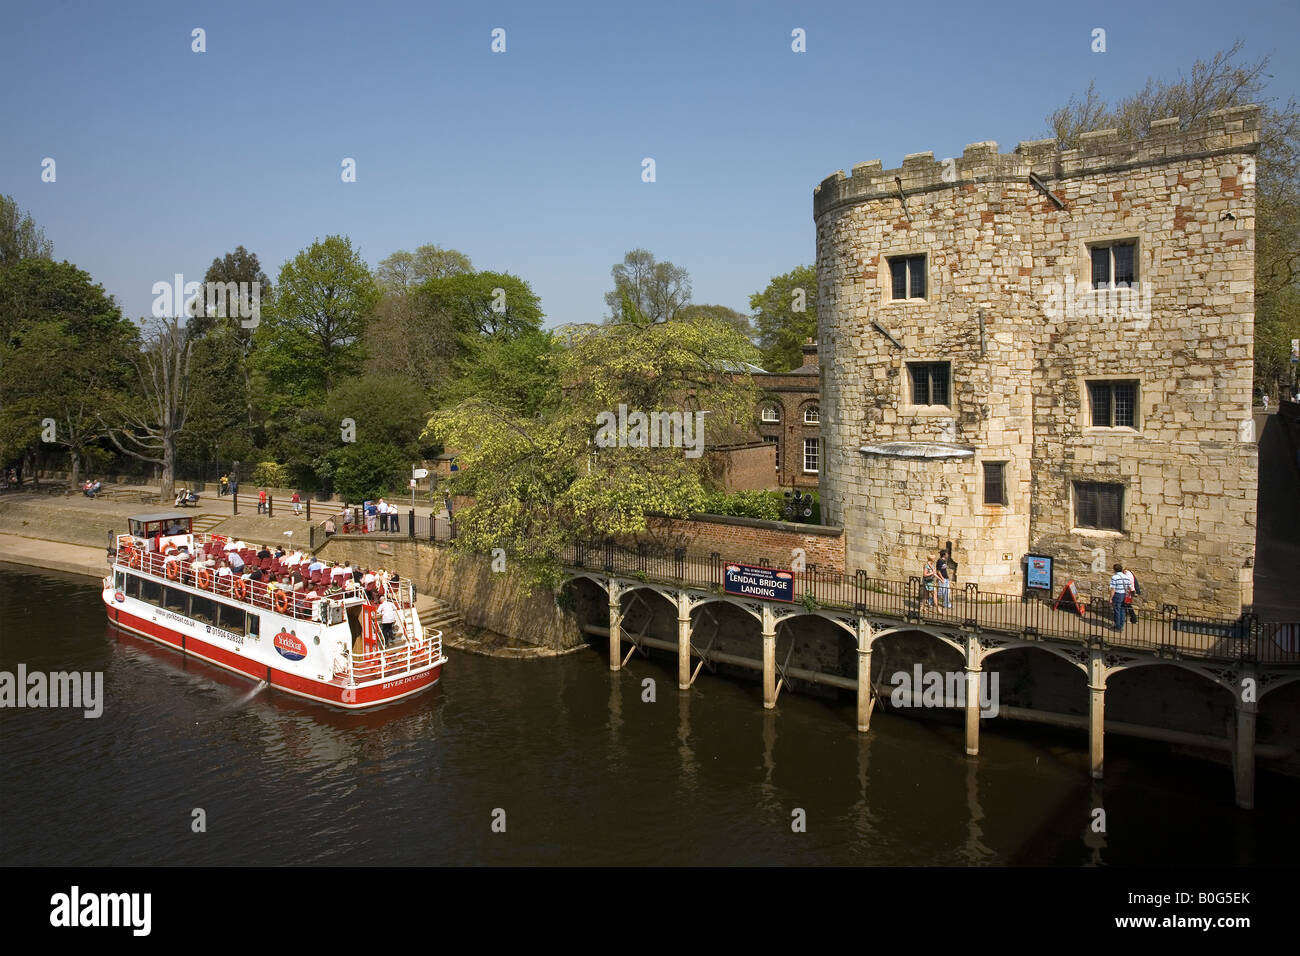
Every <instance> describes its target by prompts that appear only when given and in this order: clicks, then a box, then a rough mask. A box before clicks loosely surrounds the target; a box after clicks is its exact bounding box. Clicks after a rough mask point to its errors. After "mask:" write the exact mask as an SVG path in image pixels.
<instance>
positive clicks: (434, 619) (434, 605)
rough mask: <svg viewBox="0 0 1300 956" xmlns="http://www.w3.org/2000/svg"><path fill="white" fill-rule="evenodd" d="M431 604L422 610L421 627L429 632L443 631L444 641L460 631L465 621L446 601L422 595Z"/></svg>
mask: <svg viewBox="0 0 1300 956" xmlns="http://www.w3.org/2000/svg"><path fill="white" fill-rule="evenodd" d="M422 597H423V598H424V599H425V600H427V601H428V602H429V603H428V604H426V605H425V606H424V607H422V608H420V626H421V627H422V628H423V629H424V630H425V631H428V630H429V629H430V628H432V629H434V630H438V631H442V636H443V638H444V640H445V639H446V638H447V636H448V635H450V634H452V633H454V632H457V631H460V630H461V628H462V627H463V625H464V623H465V622H464V620H463V619H462V618H461V616H460V614H459V613H458V612H457V611H456V609H455V608H453V607H452V606H451V605H450V604H448V603H447V602H446V601H443V600H441V599H440V598H436V597H432V596H429V595H422Z"/></svg>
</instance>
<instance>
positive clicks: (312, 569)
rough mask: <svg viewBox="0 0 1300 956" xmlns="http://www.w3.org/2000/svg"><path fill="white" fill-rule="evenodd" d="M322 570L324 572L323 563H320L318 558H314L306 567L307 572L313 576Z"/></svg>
mask: <svg viewBox="0 0 1300 956" xmlns="http://www.w3.org/2000/svg"><path fill="white" fill-rule="evenodd" d="M324 570H325V562H324V561H322V560H321V559H320V558H315V557H314V558H312V560H311V564H309V565H307V571H308V572H309V573H311V574H315V573H316V572H317V571H324Z"/></svg>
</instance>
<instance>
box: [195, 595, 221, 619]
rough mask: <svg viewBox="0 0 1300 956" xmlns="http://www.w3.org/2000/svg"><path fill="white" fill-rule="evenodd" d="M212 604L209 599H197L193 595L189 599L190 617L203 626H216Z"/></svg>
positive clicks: (214, 609)
mask: <svg viewBox="0 0 1300 956" xmlns="http://www.w3.org/2000/svg"><path fill="white" fill-rule="evenodd" d="M213 603H214V602H213V601H212V599H211V598H207V597H199V596H198V595H197V594H195V595H194V596H192V597H191V598H190V617H192V618H194V620H196V621H202V622H203V623H204V624H216V623H217V618H216V608H215V607H214V606H213Z"/></svg>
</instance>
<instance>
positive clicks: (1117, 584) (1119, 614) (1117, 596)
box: [1110, 564, 1129, 631]
mask: <svg viewBox="0 0 1300 956" xmlns="http://www.w3.org/2000/svg"><path fill="white" fill-rule="evenodd" d="M1128 591H1129V578H1128V575H1127V574H1125V573H1124V566H1123V565H1121V564H1116V565H1115V573H1114V574H1112V575H1111V576H1110V608H1111V611H1112V612H1113V615H1114V620H1115V630H1117V631H1122V630H1124V619H1125V613H1124V596H1125V595H1126V594H1128Z"/></svg>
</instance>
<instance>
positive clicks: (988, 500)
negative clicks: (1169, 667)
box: [813, 106, 1260, 616]
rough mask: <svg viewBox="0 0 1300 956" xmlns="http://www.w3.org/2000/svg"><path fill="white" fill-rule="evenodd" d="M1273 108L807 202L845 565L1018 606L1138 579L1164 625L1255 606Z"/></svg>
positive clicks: (827, 478)
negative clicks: (1262, 269) (1002, 596)
mask: <svg viewBox="0 0 1300 956" xmlns="http://www.w3.org/2000/svg"><path fill="white" fill-rule="evenodd" d="M1259 123H1260V111H1259V108H1258V107H1255V106H1248V107H1239V108H1234V109H1229V110H1222V111H1219V112H1217V113H1214V114H1211V115H1210V116H1209V118H1208V120H1207V122H1206V123H1205V124H1203V125H1201V126H1198V127H1197V128H1195V129H1189V130H1180V128H1179V121H1178V120H1177V119H1167V120H1162V121H1160V122H1157V123H1154V124H1152V128H1151V131H1150V135H1148V136H1147V137H1146V138H1144V139H1142V140H1139V141H1136V142H1134V141H1122V140H1120V138H1119V137H1118V135H1117V134H1116V133H1115V132H1114V131H1110V130H1105V131H1100V132H1096V133H1090V134H1086V135H1085V136H1084V137H1082V139H1083V143H1082V145H1081V146H1080V147H1079V148H1077V149H1072V150H1067V151H1064V152H1061V151H1058V150H1057V149H1056V146H1055V143H1054V142H1053V141H1050V140H1049V141H1040V142H1030V143H1021V144H1020V145H1019V146H1018V147H1017V148H1016V151H1015V152H1014V153H1011V154H1000V153H999V152H998V149H997V144H996V143H976V144H974V145H972V146H967V147H966V149H965V152H964V153H963V155H962V156H961V158H960V159H953V160H946V161H944V162H942V163H936V162H935V161H934V158H933V155H932V154H931V153H916V154H912V155H909V156H907V157H905V158H904V160H903V165H902V167H901V168H899V169H890V170H884V169H882V168H881V163H880V161H879V160H876V161H874V162H870V163H862V164H859V165H857V166H854V167H853V175H852V176H851V177H846V176H845V175H844V173H843V172H842V171H841V172H839V173H836V174H835V175H834V176H831V177H829V178H827V179H826V180H824V181H823V182H822V184H821V185H820V186H818V187H817V189H816V190H815V191H814V197H813V207H814V217H815V220H816V223H817V279H818V321H819V329H818V331H819V342H820V349H821V368H822V407H821V432H822V437H823V455H824V458H825V465H824V467H823V471H822V476H821V489H822V509H823V510H822V514H823V518H824V520H826V521H827V522H828V523H837V524H842V525H843V526H844V528H845V533H846V538H847V547H848V562H847V563H848V566H849V567H850V568H853V569H857V568H861V569H864V570H866V571H867V573H868V574H871V575H873V576H880V577H888V578H906V577H908V576H910V575H916V574H919V573H920V570H921V567H922V565H923V562H924V556H925V554H926V552H928V551H934V550H937V549H938V548H940V547H942V546H943V543H944V542H945V541H948V540H951V541H952V542H953V546H954V552H955V557H956V559H957V561H958V562H959V566H960V572H961V573H960V576H959V580H958V584H959V585H962V584H965V583H967V582H971V581H973V582H977V583H978V584H979V586H980V588H981V589H983V590H989V591H1002V592H1011V593H1018V592H1019V591H1020V588H1021V584H1022V580H1023V579H1022V574H1023V560H1024V556H1025V555H1026V554H1027V553H1041V554H1048V555H1052V556H1053V557H1055V559H1056V587H1057V588H1058V589H1059V587H1060V585H1061V584H1062V583H1064V581H1065V580H1066V579H1067V578H1074V579H1075V580H1076V582H1077V583H1078V584H1079V585H1080V587H1081V588H1082V589H1083V590H1085V591H1087V590H1091V589H1092V588H1094V587H1101V586H1103V585H1104V583H1105V582H1106V580H1107V579H1108V578H1109V576H1110V570H1109V569H1110V567H1111V565H1112V564H1113V563H1115V562H1121V563H1123V564H1124V565H1125V566H1126V567H1128V568H1130V569H1132V570H1133V571H1134V572H1135V573H1136V574H1137V576H1138V580H1139V582H1140V583H1141V585H1142V589H1143V592H1144V597H1145V603H1146V604H1147V605H1148V606H1149V607H1150V606H1157V607H1158V606H1159V605H1160V604H1163V603H1169V604H1176V605H1178V606H1179V609H1180V611H1181V612H1183V613H1188V614H1204V615H1214V616H1223V615H1226V616H1235V615H1236V614H1238V613H1239V612H1240V610H1241V608H1242V604H1243V603H1248V602H1249V601H1250V600H1251V595H1250V580H1251V568H1252V565H1253V559H1254V542H1255V527H1254V524H1255V495H1256V449H1255V445H1254V434H1253V427H1252V422H1251V409H1250V399H1251V381H1252V375H1253V341H1254V339H1253V332H1254V298H1253V296H1254V274H1255V273H1254V253H1255V242H1254V225H1255V185H1254V173H1255V165H1254V164H1255V158H1254V157H1255V152H1256V150H1257V148H1258V142H1259Z"/></svg>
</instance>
